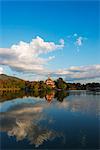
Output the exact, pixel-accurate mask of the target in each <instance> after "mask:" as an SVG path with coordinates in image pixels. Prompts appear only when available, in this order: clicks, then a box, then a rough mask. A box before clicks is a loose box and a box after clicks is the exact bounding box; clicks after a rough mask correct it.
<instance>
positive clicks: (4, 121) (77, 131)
mask: <svg viewBox="0 0 100 150" xmlns="http://www.w3.org/2000/svg"><path fill="white" fill-rule="evenodd" d="M6 96H7V94H6ZM60 96H61V97H60ZM2 97H3V98H2ZM4 97H5V96H3V95H1V97H0V99H1V101H2V102H1V103H0V138H1V149H7V150H8V149H15V148H16V149H35V148H36V149H72V148H73V149H99V148H100V147H99V131H100V130H99V106H100V105H99V104H100V103H99V101H100V94H99V93H92V92H91V93H88V92H86V91H70V92H69V93H68V94H67V95H66V96H64V97H62V94H61V93H60V94H57V95H56V96H55V93H54V92H52V93H50V94H48V95H46V96H45V97H44V98H39V97H32V96H29V95H28V97H27V96H24V97H23V98H15V99H11V100H10V99H9V101H8V100H5V101H3V99H4Z"/></svg>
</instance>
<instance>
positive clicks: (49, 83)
mask: <svg viewBox="0 0 100 150" xmlns="http://www.w3.org/2000/svg"><path fill="white" fill-rule="evenodd" d="M45 83H46V85H49V86H50V87H52V88H55V82H54V81H53V80H52V79H51V78H50V77H48V79H47V80H46V81H45Z"/></svg>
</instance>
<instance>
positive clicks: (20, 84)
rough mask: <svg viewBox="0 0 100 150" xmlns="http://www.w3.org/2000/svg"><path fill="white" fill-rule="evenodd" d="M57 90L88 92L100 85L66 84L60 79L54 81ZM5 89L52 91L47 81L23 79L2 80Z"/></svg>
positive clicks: (1, 83)
mask: <svg viewBox="0 0 100 150" xmlns="http://www.w3.org/2000/svg"><path fill="white" fill-rule="evenodd" d="M54 83H55V88H54V89H55V90H56V89H57V90H86V89H89V88H90V89H92V88H98V87H99V88H100V83H87V84H81V83H66V82H65V81H64V80H63V78H58V79H57V80H55V81H54ZM3 88H5V89H6V88H7V89H8V88H12V89H14V88H19V89H20V90H26V91H35V92H36V91H49V90H51V89H52V87H51V86H50V85H47V84H46V83H45V81H25V80H21V79H14V78H7V79H4V80H3V79H0V89H1V90H2V89H3Z"/></svg>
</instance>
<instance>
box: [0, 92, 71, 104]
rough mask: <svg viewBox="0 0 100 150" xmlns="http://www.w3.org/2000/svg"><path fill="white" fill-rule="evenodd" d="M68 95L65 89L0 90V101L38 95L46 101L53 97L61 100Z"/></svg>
mask: <svg viewBox="0 0 100 150" xmlns="http://www.w3.org/2000/svg"><path fill="white" fill-rule="evenodd" d="M68 95H69V93H68V92H67V91H64V90H63V91H54V90H50V91H45V90H41V91H38V90H36V91H34V92H25V91H19V92H14V91H13V92H3V91H2V92H0V102H3V101H8V100H13V99H16V98H23V97H25V96H26V97H39V98H45V99H46V100H47V101H48V102H51V101H52V100H53V99H54V98H56V99H57V100H58V101H60V102H62V101H63V100H64V98H66V97H67V96H68Z"/></svg>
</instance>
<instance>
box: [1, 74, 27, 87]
mask: <svg viewBox="0 0 100 150" xmlns="http://www.w3.org/2000/svg"><path fill="white" fill-rule="evenodd" d="M23 87H25V81H24V80H22V79H19V78H17V77H12V76H8V75H5V74H0V89H4V88H6V89H7V88H11V89H14V88H19V89H21V88H23Z"/></svg>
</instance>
